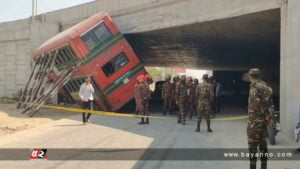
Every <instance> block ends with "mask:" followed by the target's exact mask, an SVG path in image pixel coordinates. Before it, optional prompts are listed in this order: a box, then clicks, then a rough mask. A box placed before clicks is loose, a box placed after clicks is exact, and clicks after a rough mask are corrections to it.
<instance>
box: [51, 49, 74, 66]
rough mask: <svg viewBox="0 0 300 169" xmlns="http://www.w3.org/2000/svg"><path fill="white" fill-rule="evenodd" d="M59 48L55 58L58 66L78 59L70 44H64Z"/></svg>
mask: <svg viewBox="0 0 300 169" xmlns="http://www.w3.org/2000/svg"><path fill="white" fill-rule="evenodd" d="M57 50H58V53H57V58H56V60H55V64H56V66H58V67H60V66H62V65H64V64H68V63H72V62H73V61H75V60H76V59H77V56H76V54H75V52H74V51H73V50H72V48H71V47H70V46H69V45H66V46H63V47H61V48H59V49H57Z"/></svg>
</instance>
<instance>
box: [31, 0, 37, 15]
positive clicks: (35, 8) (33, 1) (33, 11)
mask: <svg viewBox="0 0 300 169" xmlns="http://www.w3.org/2000/svg"><path fill="white" fill-rule="evenodd" d="M36 15H37V0H32V18H34V16H36Z"/></svg>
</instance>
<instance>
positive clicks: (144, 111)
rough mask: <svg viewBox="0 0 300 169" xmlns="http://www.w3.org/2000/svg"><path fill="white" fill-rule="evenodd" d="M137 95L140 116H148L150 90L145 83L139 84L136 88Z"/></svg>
mask: <svg viewBox="0 0 300 169" xmlns="http://www.w3.org/2000/svg"><path fill="white" fill-rule="evenodd" d="M137 90H138V95H139V104H138V105H139V108H138V110H139V111H140V113H141V115H145V116H148V115H149V100H150V98H151V96H150V89H149V86H148V84H147V83H146V82H144V83H140V84H138V86H137Z"/></svg>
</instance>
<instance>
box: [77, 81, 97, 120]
mask: <svg viewBox="0 0 300 169" xmlns="http://www.w3.org/2000/svg"><path fill="white" fill-rule="evenodd" d="M94 91H95V90H94V88H93V86H92V84H91V78H90V77H86V78H85V82H84V83H83V84H82V85H81V86H80V90H79V97H80V99H81V102H82V106H83V109H87V110H93V100H94V97H93V93H94ZM90 117H91V113H87V115H86V113H82V121H83V124H86V123H89V122H90V121H89V119H90Z"/></svg>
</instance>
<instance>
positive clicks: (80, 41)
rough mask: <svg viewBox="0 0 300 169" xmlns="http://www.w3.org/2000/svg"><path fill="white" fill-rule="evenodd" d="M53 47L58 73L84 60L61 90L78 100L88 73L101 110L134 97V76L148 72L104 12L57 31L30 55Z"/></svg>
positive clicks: (49, 50) (113, 106)
mask: <svg viewBox="0 0 300 169" xmlns="http://www.w3.org/2000/svg"><path fill="white" fill-rule="evenodd" d="M54 50H57V51H58V55H57V58H56V60H55V68H56V72H58V73H59V71H60V70H62V69H63V68H64V67H65V66H67V65H70V64H74V62H78V61H82V62H83V63H82V65H81V66H80V68H79V69H78V71H77V72H76V73H75V74H74V76H73V77H72V79H71V80H70V81H69V82H68V83H67V84H66V85H65V86H64V87H63V88H62V89H61V90H60V92H61V93H63V94H65V95H68V96H69V97H70V98H71V99H72V100H74V101H79V97H78V91H79V88H80V85H81V84H82V83H83V82H84V77H86V76H88V75H89V76H90V77H91V79H92V83H93V86H94V88H95V95H94V96H95V102H96V103H97V105H98V106H99V107H100V108H101V109H102V110H110V111H115V110H118V109H119V108H121V107H122V106H123V105H124V104H126V103H127V102H129V101H130V100H131V99H133V97H134V85H135V83H136V80H135V79H136V77H137V76H138V75H141V74H147V72H146V70H145V68H144V66H143V64H142V63H141V61H140V60H139V58H138V57H137V56H136V54H135V53H134V51H133V49H132V48H131V46H130V44H129V43H128V42H127V41H126V39H125V38H124V36H123V34H122V33H121V32H120V31H119V30H118V28H117V27H116V25H115V24H114V23H113V21H112V19H111V18H110V17H109V15H108V14H107V13H103V12H101V13H98V14H96V15H94V16H92V17H90V18H88V19H86V20H84V21H82V22H80V23H78V24H76V25H75V26H73V27H71V28H69V29H67V30H65V31H63V32H61V33H59V34H57V35H56V36H54V37H53V38H51V39H49V40H48V41H46V42H45V43H43V44H42V45H41V46H40V47H39V48H38V49H37V50H36V51H35V52H34V54H33V58H34V59H35V60H36V59H37V58H38V57H39V56H41V55H42V54H45V53H47V52H51V51H54Z"/></svg>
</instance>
